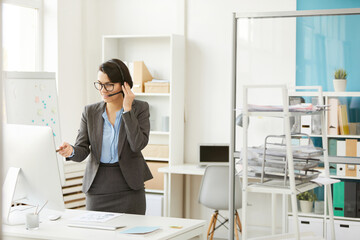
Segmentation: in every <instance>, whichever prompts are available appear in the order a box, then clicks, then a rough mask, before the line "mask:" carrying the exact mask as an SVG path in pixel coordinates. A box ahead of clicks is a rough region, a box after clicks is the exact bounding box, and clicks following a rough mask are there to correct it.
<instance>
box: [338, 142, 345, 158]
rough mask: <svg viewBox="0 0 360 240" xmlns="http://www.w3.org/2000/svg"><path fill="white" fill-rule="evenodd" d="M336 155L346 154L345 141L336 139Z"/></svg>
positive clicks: (342, 155)
mask: <svg viewBox="0 0 360 240" xmlns="http://www.w3.org/2000/svg"><path fill="white" fill-rule="evenodd" d="M336 155H337V156H339V157H344V156H346V143H345V141H344V140H337V141H336Z"/></svg>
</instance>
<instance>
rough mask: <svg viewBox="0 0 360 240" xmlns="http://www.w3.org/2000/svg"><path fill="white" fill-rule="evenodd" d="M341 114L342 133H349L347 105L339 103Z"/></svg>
mask: <svg viewBox="0 0 360 240" xmlns="http://www.w3.org/2000/svg"><path fill="white" fill-rule="evenodd" d="M338 116H339V128H340V134H341V135H349V121H348V116H347V108H346V105H339V107H338Z"/></svg>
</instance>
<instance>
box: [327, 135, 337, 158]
mask: <svg viewBox="0 0 360 240" xmlns="http://www.w3.org/2000/svg"><path fill="white" fill-rule="evenodd" d="M336 148H337V139H335V138H330V139H329V148H328V149H329V156H337V151H336Z"/></svg>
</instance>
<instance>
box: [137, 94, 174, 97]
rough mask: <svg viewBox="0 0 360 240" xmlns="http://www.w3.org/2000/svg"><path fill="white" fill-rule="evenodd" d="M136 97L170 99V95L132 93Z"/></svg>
mask: <svg viewBox="0 0 360 240" xmlns="http://www.w3.org/2000/svg"><path fill="white" fill-rule="evenodd" d="M134 94H135V96H137V97H170V93H134Z"/></svg>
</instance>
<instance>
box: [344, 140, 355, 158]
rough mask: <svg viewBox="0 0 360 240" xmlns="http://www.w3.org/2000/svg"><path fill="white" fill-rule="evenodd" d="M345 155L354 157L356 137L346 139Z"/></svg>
mask: <svg viewBox="0 0 360 240" xmlns="http://www.w3.org/2000/svg"><path fill="white" fill-rule="evenodd" d="M345 143H346V147H345V149H346V156H347V157H356V149H357V140H356V139H346V140H345Z"/></svg>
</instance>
